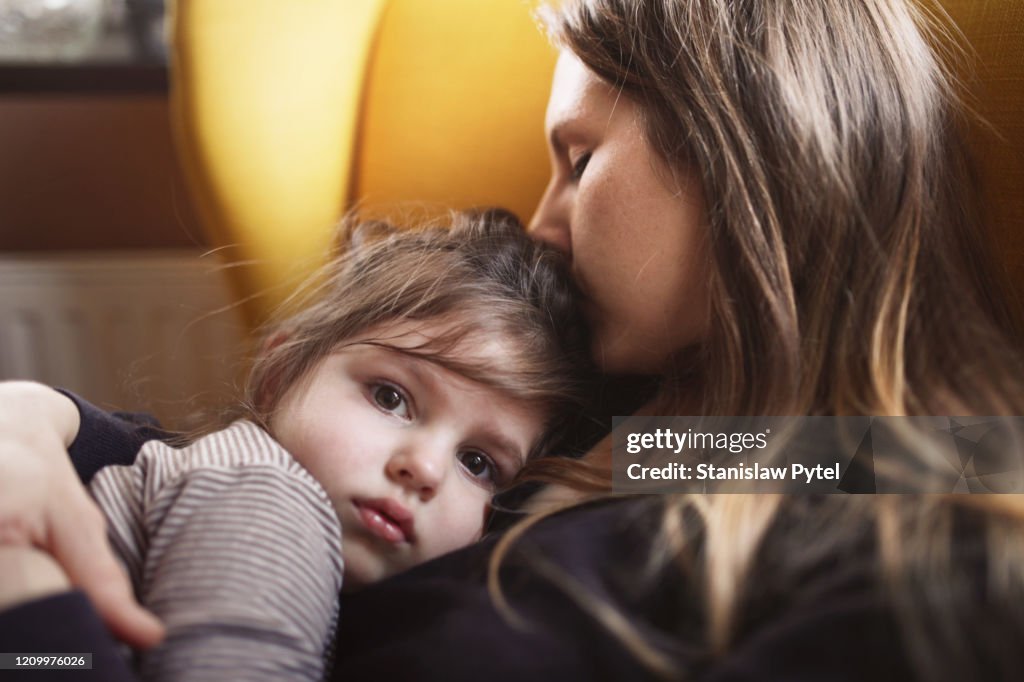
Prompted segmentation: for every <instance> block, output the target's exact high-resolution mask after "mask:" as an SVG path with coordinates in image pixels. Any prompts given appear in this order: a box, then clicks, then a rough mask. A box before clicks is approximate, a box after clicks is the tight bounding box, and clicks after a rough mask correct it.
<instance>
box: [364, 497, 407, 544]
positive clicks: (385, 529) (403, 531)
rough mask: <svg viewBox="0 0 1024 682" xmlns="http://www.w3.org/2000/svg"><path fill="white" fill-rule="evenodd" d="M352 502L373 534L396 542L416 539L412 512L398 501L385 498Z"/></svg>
mask: <svg viewBox="0 0 1024 682" xmlns="http://www.w3.org/2000/svg"><path fill="white" fill-rule="evenodd" d="M352 504H353V505H355V508H356V513H357V514H358V516H359V518H360V520H362V522H363V525H364V526H365V527H366V529H367V530H368V531H370V532H371V533H372V534H373V535H376V536H377V537H379V538H381V539H383V540H387V541H388V542H391V543H394V544H399V543H402V542H412V541H413V540H414V539H415V535H414V523H413V517H412V513H411V512H410V511H409V510H408V509H406V508H405V507H403V506H402V505H401V504H399V503H398V502H395V501H394V500H389V499H386V498H384V499H374V500H354V501H353V503H352Z"/></svg>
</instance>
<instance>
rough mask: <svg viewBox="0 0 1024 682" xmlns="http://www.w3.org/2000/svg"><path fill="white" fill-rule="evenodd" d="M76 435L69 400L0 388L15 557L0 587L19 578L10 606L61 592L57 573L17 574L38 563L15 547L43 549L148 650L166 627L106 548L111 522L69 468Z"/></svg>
mask: <svg viewBox="0 0 1024 682" xmlns="http://www.w3.org/2000/svg"><path fill="white" fill-rule="evenodd" d="M77 432H78V410H77V408H76V407H75V405H74V404H73V403H72V402H71V401H70V400H69V399H68V398H66V397H65V396H63V395H61V394H59V393H57V392H56V391H54V390H53V389H50V388H47V387H45V386H41V385H39V384H31V383H27V382H9V383H0V545H4V546H8V547H10V548H12V551H13V552H14V553H13V554H9V555H7V561H8V563H7V565H0V584H4V589H5V591H8V590H7V585H6V583H7V582H8V580H9V579H10V580H11V581H12V583H13V582H17V581H21V582H20V583H19V585H20V587H17V586H16V587H13V588H11V590H9V591H10V592H11V594H10V595H8V604H13V603H15V602H17V601H26V600H28V599H31V598H33V597H32V596H31V593H32V590H33V589H36V590H40V589H43V588H44V587H45V588H46V591H43V592H38V591H37V592H36V594H37V595H39V596H41V595H42V594H45V593H48V592H54V591H59V590H60V589H61V588H60V587H57V584H58V581H55V580H54V579H53V578H54V575H53V571H45V570H44V572H43V573H42V574H41V575H40V576H39V581H40V582H39V584H35V585H32V584H28V583H26V581H25V578H26V575H25V574H24V572H23V571H22V572H21V573H19V571H20V570H21V569H22V568H25V567H27V566H29V565H30V564H31V565H35V566H39V565H41V561H40V560H39V558H38V557H36V556H32V554H30V553H26V554H22V553H19V552H17V551H15V550H19V549H20V550H23V551H27V550H29V549H32V548H37V549H39V550H42V551H45V552H47V553H48V554H50V555H51V556H52V557H53V558H54V559H55V560H56V563H57V564H59V566H60V568H61V569H62V572H61V577H63V576H65V575H66V579H67V580H69V581H70V584H71V585H73V586H75V587H78V588H80V589H82V590H83V591H84V592H85V593H86V594H87V595H88V596H89V598H90V599H91V600H92V603H93V605H94V606H95V607H96V610H97V611H98V612H99V614H100V616H101V617H102V618H103V620H104V622H105V623H106V624H107V626H108V627H109V628H110V629H111V630H112V631H113V633H114V634H115V635H116V636H117V637H119V638H120V639H122V640H124V641H125V642H127V643H129V644H131V645H133V646H136V647H142V648H145V647H150V646H152V645H154V644H156V643H158V642H159V641H160V639H161V638H162V637H163V626H161V625H160V622H159V621H158V620H157V619H156V618H155V617H154V616H153V615H152V614H150V613H149V612H148V611H146V610H145V609H143V608H142V607H141V606H139V605H138V604H137V603H136V602H135V599H134V597H133V595H132V589H131V585H130V584H129V582H128V578H127V576H125V574H124V572H123V571H122V570H121V567H120V565H119V564H118V562H117V560H116V559H115V558H114V555H113V552H112V551H111V549H110V546H109V544H108V543H107V537H106V521H105V519H104V518H103V515H102V514H101V513H100V511H99V509H98V508H97V507H96V505H95V504H94V503H93V501H92V499H91V498H90V497H89V495H88V493H87V492H86V491H85V488H83V487H82V484H81V483H80V482H79V480H78V475H77V474H76V473H75V470H74V467H73V466H72V465H71V460H70V459H69V458H68V455H67V446H68V445H69V444H70V443H71V440H73V438H74V436H75V434H76V433H77ZM29 557H32V558H29ZM19 567H21V568H19ZM8 571H11V573H10V575H8ZM19 576H20V577H19ZM28 577H29V578H31V576H28ZM64 585H65V589H66V583H64ZM18 592H21V593H22V594H23V596H22V598H19V597H18V594H17V593H18Z"/></svg>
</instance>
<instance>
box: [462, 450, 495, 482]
mask: <svg viewBox="0 0 1024 682" xmlns="http://www.w3.org/2000/svg"><path fill="white" fill-rule="evenodd" d="M457 457H458V460H459V463H460V464H461V465H462V468H463V469H465V470H466V472H467V473H468V474H469V475H470V476H472V477H473V478H474V479H476V480H478V481H481V482H483V483H484V484H486V485H487V486H490V487H495V486H497V485H498V482H499V481H498V479H499V478H500V476H501V472H500V470H499V469H498V466H497V465H496V464H495V463H494V460H493V459H491V458H490V457H489V456H488V455H487V453H485V452H482V451H480V450H462V451H461V452H459V454H458V455H457Z"/></svg>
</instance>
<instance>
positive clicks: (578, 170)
mask: <svg viewBox="0 0 1024 682" xmlns="http://www.w3.org/2000/svg"><path fill="white" fill-rule="evenodd" d="M592 154H593V153H592V152H584V153H583V154H581V155H580V157H579V158H578V159H576V161H575V162H574V163H573V164H572V179H573V180H576V181H578V180H579V179H580V178H582V177H583V171H585V170H586V169H587V164H588V163H590V157H591V156H592Z"/></svg>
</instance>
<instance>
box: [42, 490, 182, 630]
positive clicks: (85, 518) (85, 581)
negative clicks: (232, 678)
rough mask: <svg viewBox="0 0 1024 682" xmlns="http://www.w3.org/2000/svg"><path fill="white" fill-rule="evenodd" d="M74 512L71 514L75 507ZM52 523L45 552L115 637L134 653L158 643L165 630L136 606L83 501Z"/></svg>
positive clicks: (100, 523) (97, 518) (95, 516)
mask: <svg viewBox="0 0 1024 682" xmlns="http://www.w3.org/2000/svg"><path fill="white" fill-rule="evenodd" d="M76 506H77V507H78V509H77V511H70V510H71V509H72V508H74V507H76ZM63 509H65V510H68V511H67V512H66V513H64V514H62V515H61V516H60V517H58V518H55V519H52V523H51V524H50V533H49V538H48V543H47V544H48V547H46V549H47V550H48V551H50V552H51V553H52V554H53V556H54V558H56V559H57V561H58V563H60V565H61V567H62V568H63V569H64V571H65V572H66V573H67V576H68V580H69V581H70V582H71V584H72V585H74V586H76V587H78V588H79V589H81V590H82V591H84V592H85V593H86V595H88V597H89V599H90V600H91V601H92V603H93V606H95V607H96V610H97V611H98V612H99V614H100V617H101V618H102V619H103V621H104V622H105V623H106V624H107V627H109V628H110V629H111V631H112V632H113V633H114V635H115V636H116V637H117V638H118V639H121V640H123V641H125V642H127V643H128V644H130V645H132V646H134V647H140V648H148V647H151V646H153V645H154V644H157V643H159V642H160V640H161V639H162V638H163V635H164V628H163V626H162V625H161V624H160V621H159V620H157V618H156V617H155V616H154V615H153V614H151V613H149V612H148V611H146V610H145V609H143V608H142V607H141V606H139V604H138V603H137V602H136V601H135V597H134V595H133V594H132V588H131V584H130V583H129V581H128V577H127V576H126V575H125V573H124V571H123V570H122V569H121V566H120V564H118V562H117V559H115V558H114V554H113V552H112V551H111V549H110V546H109V545H108V544H107V538H106V532H105V522H104V520H103V517H102V515H101V514H99V512H98V511H97V510H96V508H95V506H93V504H92V502H91V501H90V500H88V499H85V500H82V501H81V503H80V504H79V505H72V504H67V505H66V506H64V507H63Z"/></svg>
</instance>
